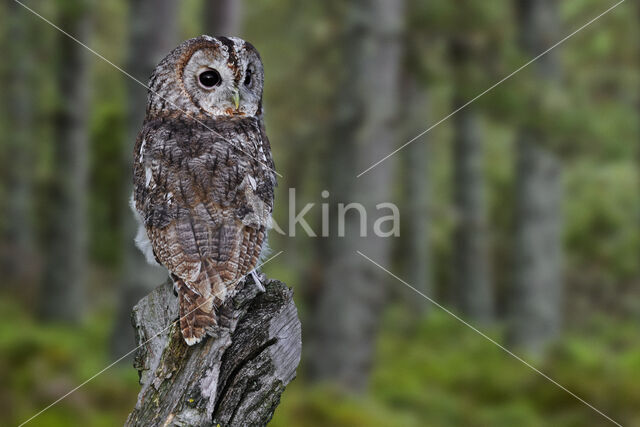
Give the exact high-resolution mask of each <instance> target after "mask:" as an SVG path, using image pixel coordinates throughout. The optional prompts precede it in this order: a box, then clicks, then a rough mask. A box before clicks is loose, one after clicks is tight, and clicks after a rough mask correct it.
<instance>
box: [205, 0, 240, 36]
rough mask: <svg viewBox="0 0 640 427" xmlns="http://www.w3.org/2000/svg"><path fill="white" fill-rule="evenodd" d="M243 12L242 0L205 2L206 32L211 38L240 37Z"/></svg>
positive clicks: (208, 0)
mask: <svg viewBox="0 0 640 427" xmlns="http://www.w3.org/2000/svg"><path fill="white" fill-rule="evenodd" d="M243 10H244V8H243V1H242V0H205V1H204V17H205V21H206V24H205V27H206V28H205V31H206V32H207V34H209V35H211V36H234V37H238V36H239V35H240V31H241V29H242V15H243Z"/></svg>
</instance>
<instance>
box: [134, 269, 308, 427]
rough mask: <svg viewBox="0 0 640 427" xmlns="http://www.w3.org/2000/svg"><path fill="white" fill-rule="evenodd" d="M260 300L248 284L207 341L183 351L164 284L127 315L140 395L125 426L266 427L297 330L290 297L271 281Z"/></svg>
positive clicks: (173, 300) (286, 376)
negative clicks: (133, 333) (135, 342)
mask: <svg viewBox="0 0 640 427" xmlns="http://www.w3.org/2000/svg"><path fill="white" fill-rule="evenodd" d="M265 287H266V292H265V293H261V292H259V291H258V288H257V287H256V286H255V285H254V284H253V282H252V280H251V279H247V282H246V284H245V286H243V288H242V290H240V291H239V292H238V294H237V295H236V296H235V297H234V298H233V299H232V300H230V301H229V302H228V303H227V304H225V306H223V307H222V308H221V309H220V311H219V313H220V325H219V326H218V327H216V329H215V331H214V332H213V336H210V337H207V338H206V339H205V340H204V341H203V342H202V343H200V344H196V345H195V346H193V347H189V346H187V345H186V344H185V343H184V340H183V339H182V336H181V334H180V328H179V325H178V323H177V322H176V320H177V319H178V299H177V297H176V295H175V294H174V291H173V285H172V284H171V283H170V282H167V283H165V284H163V285H161V286H160V287H158V288H157V289H156V290H154V291H153V292H151V293H150V294H149V295H147V296H146V297H144V298H143V299H142V300H141V301H140V302H139V303H138V304H137V305H136V306H135V307H134V309H133V314H132V321H133V325H134V327H135V330H136V334H137V339H138V344H139V345H140V348H139V349H138V353H137V354H136V358H135V361H134V366H135V367H136V369H138V373H139V375H140V384H141V385H142V389H141V390H140V394H139V395H138V402H137V404H136V406H135V408H134V410H133V412H132V413H131V414H130V415H129V418H128V419H127V421H126V423H125V426H210V425H217V424H220V425H221V426H225V427H226V426H253V425H266V424H267V422H268V421H269V420H270V419H271V417H272V416H273V412H274V411H275V408H276V406H277V405H278V403H279V402H280V395H281V394H282V392H283V391H284V388H285V386H286V385H287V384H288V383H289V382H290V381H291V380H292V379H293V378H294V377H295V373H296V368H297V366H298V363H299V362H300V354H301V348H302V343H301V327H300V321H299V319H298V313H297V310H296V307H295V304H294V302H293V291H292V290H291V289H289V288H287V286H286V285H285V284H284V283H282V282H279V281H276V280H269V281H267V282H266V284H265Z"/></svg>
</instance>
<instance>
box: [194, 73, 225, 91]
mask: <svg viewBox="0 0 640 427" xmlns="http://www.w3.org/2000/svg"><path fill="white" fill-rule="evenodd" d="M198 80H199V81H200V84H201V85H202V86H204V87H205V88H212V87H214V86H217V85H219V84H220V82H221V81H222V77H220V73H219V72H217V71H216V70H207V71H204V72H202V73H200V75H199V76H198Z"/></svg>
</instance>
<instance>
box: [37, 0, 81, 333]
mask: <svg viewBox="0 0 640 427" xmlns="http://www.w3.org/2000/svg"><path fill="white" fill-rule="evenodd" d="M59 7H60V13H59V15H58V20H59V25H60V26H61V27H62V28H64V29H65V31H68V32H69V33H70V34H73V35H74V36H75V37H77V38H79V39H80V40H87V39H88V36H89V28H90V16H89V9H88V4H87V2H86V1H84V0H73V1H67V2H65V3H64V4H60V6H59ZM56 37H58V40H59V42H58V43H59V48H58V52H57V54H58V63H57V66H56V67H57V69H56V77H55V78H56V80H57V85H58V107H57V111H56V115H55V117H54V120H55V122H54V128H55V140H54V142H53V144H54V149H53V156H54V157H53V163H54V167H53V170H54V172H53V173H54V176H52V178H51V180H52V182H51V187H50V190H49V195H50V197H51V199H50V203H49V206H50V210H49V212H47V217H48V227H47V239H46V240H47V250H46V260H45V265H44V277H43V283H42V287H41V291H40V298H41V300H40V314H41V315H42V316H43V317H44V318H47V319H51V320H63V321H70V322H76V321H78V320H79V319H80V317H81V315H82V314H83V313H82V309H83V306H84V304H83V303H84V297H85V287H86V264H87V219H86V215H87V200H88V195H87V190H88V187H87V167H88V150H89V146H88V145H89V140H88V106H89V92H90V87H89V82H90V81H89V60H90V55H91V54H90V53H89V52H88V51H87V50H86V49H84V48H82V47H81V46H79V45H78V44H77V43H76V42H74V41H73V40H71V39H70V38H69V37H67V36H65V35H63V34H56Z"/></svg>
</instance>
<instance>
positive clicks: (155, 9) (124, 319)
mask: <svg viewBox="0 0 640 427" xmlns="http://www.w3.org/2000/svg"><path fill="white" fill-rule="evenodd" d="M130 7H131V9H130V12H129V16H130V18H129V19H130V28H131V33H130V36H129V37H130V44H129V49H130V50H129V60H128V66H127V71H128V72H129V73H131V74H132V75H133V76H135V77H136V78H137V79H138V80H140V81H142V82H143V83H145V84H147V80H148V79H149V77H150V76H151V72H152V71H153V69H154V68H155V67H156V65H157V64H158V62H160V60H161V59H162V58H164V57H165V56H166V55H167V54H168V53H169V52H170V51H171V50H172V49H173V48H174V47H176V45H177V44H178V20H177V15H178V2H176V1H174V0H135V1H132V2H130ZM123 78H124V77H123ZM127 84H128V86H129V93H130V98H129V107H128V110H129V118H128V132H127V134H128V137H127V141H128V144H125V147H126V150H125V152H124V153H123V162H124V164H125V165H126V166H125V168H126V169H125V170H126V171H127V173H128V175H129V178H128V180H127V182H128V183H129V191H127V192H126V193H125V194H127V195H130V194H131V190H132V188H133V187H132V186H133V184H132V182H133V178H132V175H131V174H132V168H131V164H132V163H133V146H134V143H135V141H136V138H137V136H138V132H139V131H140V128H141V127H142V121H143V119H144V115H145V111H146V106H147V97H146V91H145V89H144V88H142V87H141V86H140V85H139V84H138V83H136V82H135V81H133V80H131V79H128V80H127ZM122 210H123V213H122V215H123V218H124V225H125V227H124V230H125V233H124V235H125V241H124V248H123V253H124V254H125V255H124V263H123V277H122V282H121V287H120V298H119V299H120V302H119V304H120V307H119V312H118V317H117V320H116V324H115V329H114V333H113V336H112V352H113V353H114V354H115V355H120V354H122V353H126V352H127V351H129V350H131V348H133V347H134V346H135V337H134V334H133V331H132V330H131V322H130V313H131V307H133V305H134V304H135V303H136V302H137V301H138V300H140V298H142V297H143V296H144V295H145V294H147V293H148V292H149V291H150V290H151V289H153V288H155V287H156V286H157V285H158V284H159V283H161V282H162V281H163V280H164V279H165V278H166V276H167V272H166V270H165V269H164V268H162V267H159V266H152V265H150V264H148V263H147V261H146V260H145V258H144V256H143V255H142V253H141V252H140V251H139V250H138V248H137V247H136V246H135V244H134V237H135V235H136V232H137V229H138V224H137V222H136V220H135V217H134V216H133V213H132V212H131V209H130V206H129V199H127V200H123V201H122Z"/></svg>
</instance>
